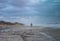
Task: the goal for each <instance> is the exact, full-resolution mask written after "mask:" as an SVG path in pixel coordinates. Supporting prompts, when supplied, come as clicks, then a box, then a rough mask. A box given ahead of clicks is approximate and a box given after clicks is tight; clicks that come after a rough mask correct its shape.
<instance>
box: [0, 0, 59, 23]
mask: <svg viewBox="0 0 60 41" xmlns="http://www.w3.org/2000/svg"><path fill="white" fill-rule="evenodd" d="M0 15H1V16H2V15H3V16H7V17H8V16H30V17H32V18H25V17H24V18H22V20H23V19H24V21H23V22H25V21H26V20H27V21H28V22H33V23H34V24H44V23H55V22H56V23H60V0H0ZM36 16H37V17H36ZM5 20H6V19H5ZM11 20H12V19H11ZM14 20H15V19H14ZM17 20H19V19H17ZM17 20H16V21H17ZM27 21H26V22H27Z"/></svg>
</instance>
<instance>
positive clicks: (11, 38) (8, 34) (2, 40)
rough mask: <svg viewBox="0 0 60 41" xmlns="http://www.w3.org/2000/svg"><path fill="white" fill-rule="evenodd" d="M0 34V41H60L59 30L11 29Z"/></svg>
mask: <svg viewBox="0 0 60 41" xmlns="http://www.w3.org/2000/svg"><path fill="white" fill-rule="evenodd" d="M9 29H10V30H9V31H8V30H7V29H6V30H7V31H5V30H4V31H3V32H0V41H60V29H52V28H47V27H38V26H36V27H26V26H25V27H24V26H22V27H11V28H9Z"/></svg>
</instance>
